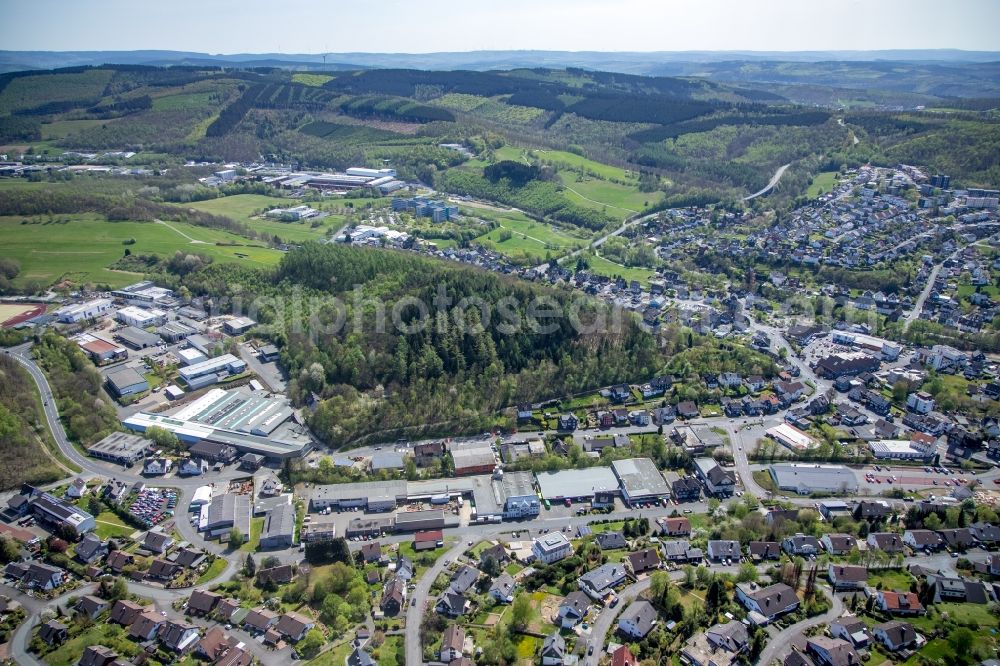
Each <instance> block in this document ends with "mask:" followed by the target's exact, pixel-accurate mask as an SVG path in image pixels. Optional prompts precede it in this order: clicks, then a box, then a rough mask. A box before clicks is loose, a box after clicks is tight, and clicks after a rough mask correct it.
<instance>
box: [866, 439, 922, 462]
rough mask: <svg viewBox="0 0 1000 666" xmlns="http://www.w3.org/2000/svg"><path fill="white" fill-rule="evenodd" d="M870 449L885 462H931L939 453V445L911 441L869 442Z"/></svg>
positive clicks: (888, 440)
mask: <svg viewBox="0 0 1000 666" xmlns="http://www.w3.org/2000/svg"><path fill="white" fill-rule="evenodd" d="M868 449H869V450H870V451H871V452H872V455H873V456H875V457H876V458H879V459H883V460H886V459H887V460H930V459H931V458H933V457H934V454H935V453H936V451H937V443H936V442H934V441H931V442H921V441H918V440H909V439H877V440H875V441H873V442H868Z"/></svg>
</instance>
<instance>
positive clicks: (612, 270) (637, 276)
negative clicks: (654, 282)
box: [584, 252, 654, 287]
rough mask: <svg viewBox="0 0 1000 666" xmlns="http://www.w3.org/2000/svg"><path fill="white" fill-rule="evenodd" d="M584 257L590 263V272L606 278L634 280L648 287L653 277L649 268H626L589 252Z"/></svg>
mask: <svg viewBox="0 0 1000 666" xmlns="http://www.w3.org/2000/svg"><path fill="white" fill-rule="evenodd" d="M584 256H585V257H586V259H587V261H588V262H589V263H590V270H591V271H592V272H594V273H597V274H598V275H607V276H608V277H615V276H617V275H620V276H622V277H623V278H625V279H626V280H636V281H638V282H639V284H641V285H642V286H644V287H649V280H650V278H651V277H652V276H653V275H654V273H653V271H652V270H651V269H649V268H630V267H628V266H621V265H619V264H616V263H615V262H613V261H609V260H608V259H605V258H604V257H598V256H596V255H594V254H593V253H589V252H588V253H585V254H584Z"/></svg>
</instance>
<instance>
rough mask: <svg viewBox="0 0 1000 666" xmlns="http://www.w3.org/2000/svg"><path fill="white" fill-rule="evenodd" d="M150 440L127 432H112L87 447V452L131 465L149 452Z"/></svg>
mask: <svg viewBox="0 0 1000 666" xmlns="http://www.w3.org/2000/svg"><path fill="white" fill-rule="evenodd" d="M151 444H152V442H151V441H149V440H148V439H146V438H145V437H139V436H138V435H133V434H130V433H127V432H113V433H111V434H110V435H108V436H107V437H105V438H104V439H102V440H101V441H99V442H96V443H94V444H91V445H90V446H88V447H87V453H89V454H90V455H92V456H94V457H95V458H100V459H101V460H108V461H110V462H113V463H118V464H119V465H133V464H135V463H137V462H138V461H140V460H142V459H143V457H145V455H146V453H147V452H149V447H150V445H151Z"/></svg>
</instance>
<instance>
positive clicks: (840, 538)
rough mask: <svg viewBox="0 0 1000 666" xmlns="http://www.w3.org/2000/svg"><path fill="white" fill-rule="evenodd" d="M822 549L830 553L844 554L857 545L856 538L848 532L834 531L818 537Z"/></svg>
mask: <svg viewBox="0 0 1000 666" xmlns="http://www.w3.org/2000/svg"><path fill="white" fill-rule="evenodd" d="M820 543H821V544H823V549H824V550H825V551H826V552H828V553H830V554H831V555H846V554H848V553H850V552H851V551H852V550H854V549H855V548H857V547H858V540H857V539H855V538H854V537H853V536H851V535H850V534H842V533H838V532H834V533H831V534H824V535H823V538H822V539H820Z"/></svg>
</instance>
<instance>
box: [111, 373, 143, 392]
mask: <svg viewBox="0 0 1000 666" xmlns="http://www.w3.org/2000/svg"><path fill="white" fill-rule="evenodd" d="M107 378H108V381H109V382H110V383H111V385H112V386H114V387H115V389H116V390H120V389H124V388H128V387H129V386H133V385H135V384H141V383H144V382H145V381H146V378H145V377H143V376H142V375H140V374H139V373H138V372H136V371H135V370H133V369H132V368H118V369H116V370H112V371H111V372H109V373H108V375H107Z"/></svg>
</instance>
